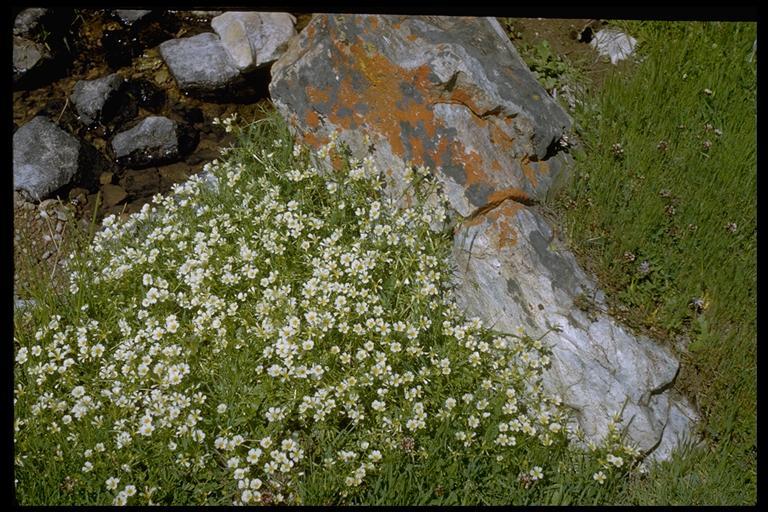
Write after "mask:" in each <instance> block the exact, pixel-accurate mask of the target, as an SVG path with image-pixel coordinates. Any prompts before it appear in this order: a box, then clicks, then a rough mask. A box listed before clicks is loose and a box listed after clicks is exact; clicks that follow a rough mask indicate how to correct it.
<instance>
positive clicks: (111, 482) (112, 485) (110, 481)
mask: <svg viewBox="0 0 768 512" xmlns="http://www.w3.org/2000/svg"><path fill="white" fill-rule="evenodd" d="M119 483H120V479H119V478H115V477H114V476H111V477H109V478H107V482H106V484H107V489H108V490H110V491H114V490H115V489H117V484H119Z"/></svg>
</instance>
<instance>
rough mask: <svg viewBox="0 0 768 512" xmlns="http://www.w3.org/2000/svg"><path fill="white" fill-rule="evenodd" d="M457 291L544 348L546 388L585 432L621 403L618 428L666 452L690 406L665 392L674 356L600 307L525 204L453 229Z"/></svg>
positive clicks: (469, 305)
mask: <svg viewBox="0 0 768 512" xmlns="http://www.w3.org/2000/svg"><path fill="white" fill-rule="evenodd" d="M453 257H454V260H455V263H456V272H457V274H456V277H457V290H456V293H457V300H458V302H459V304H460V305H461V306H463V307H465V308H466V309H467V310H469V311H471V312H472V313H473V314H476V315H478V316H480V317H481V318H482V319H484V320H485V321H486V322H487V323H488V325H493V326H494V328H496V329H498V330H500V331H502V332H514V331H515V330H516V329H517V327H518V326H522V327H524V329H525V331H526V332H527V333H528V334H529V335H531V336H533V337H539V336H542V335H543V336H544V337H543V340H542V341H543V342H545V344H546V345H548V346H549V347H551V348H552V367H551V368H550V369H549V371H548V374H547V376H546V378H545V384H546V385H547V387H548V388H549V390H550V391H551V392H553V393H556V394H557V395H559V396H560V397H561V398H562V400H563V403H564V404H565V405H566V406H568V408H570V409H572V410H573V411H574V412H575V413H576V417H577V419H578V421H579V424H580V426H581V427H582V429H583V430H584V432H585V434H586V435H587V437H588V439H591V440H599V439H601V438H602V437H604V436H605V435H606V433H607V430H606V426H607V423H606V418H610V417H611V416H612V415H613V414H616V413H620V412H623V421H624V425H625V426H626V427H627V435H628V437H629V438H630V439H631V440H632V441H633V442H634V443H636V444H637V446H638V448H639V449H640V450H642V451H643V452H645V453H650V452H653V457H654V458H666V457H667V456H668V455H669V453H670V452H671V450H672V449H673V448H674V447H675V446H677V445H678V443H679V442H680V441H682V440H683V439H684V438H686V436H687V435H688V432H689V430H690V427H691V423H692V421H694V420H695V419H696V418H697V415H696V412H695V411H694V410H693V409H692V408H691V407H690V406H689V405H688V403H687V402H686V401H685V400H684V399H682V398H681V397H680V396H678V395H676V394H674V393H671V392H668V391H666V390H667V389H668V388H670V387H671V386H672V384H673V383H674V380H675V377H676V376H677V372H678V368H679V363H678V361H677V360H676V359H675V357H674V356H673V354H672V353H671V352H670V351H669V350H668V349H666V348H665V347H663V346H661V345H659V344H657V343H654V342H653V341H651V340H650V339H649V338H647V337H644V336H634V335H633V334H632V333H630V332H629V331H628V330H627V329H626V328H624V327H622V326H621V325H619V324H618V323H617V322H616V321H615V320H614V319H612V318H611V317H610V316H608V315H607V314H606V313H605V310H606V309H607V308H606V303H605V298H604V296H603V294H602V293H601V292H600V291H599V290H598V288H597V285H596V284H595V283H594V281H593V280H591V279H590V278H589V277H588V276H587V275H586V274H585V273H584V272H583V271H582V270H581V268H579V266H578V264H577V263H576V260H575V258H574V256H573V254H571V253H570V252H569V251H567V250H566V249H565V248H564V247H563V246H562V245H561V244H560V243H559V242H558V240H557V239H556V238H555V237H554V236H553V232H552V229H550V227H549V226H548V225H547V222H546V221H545V220H544V219H543V218H542V217H541V216H540V215H539V214H538V213H537V212H536V211H535V210H534V209H533V208H529V207H526V206H525V205H522V204H520V203H516V202H514V201H512V200H506V201H504V202H502V203H501V204H500V205H499V206H498V207H496V208H493V209H491V210H489V211H488V212H485V213H481V214H479V215H478V216H476V217H473V218H472V219H469V220H467V221H465V222H464V223H463V224H462V225H461V226H460V227H459V229H458V230H457V233H456V235H455V236H454V249H453Z"/></svg>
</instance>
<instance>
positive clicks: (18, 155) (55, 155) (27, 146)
mask: <svg viewBox="0 0 768 512" xmlns="http://www.w3.org/2000/svg"><path fill="white" fill-rule="evenodd" d="M80 152H81V143H80V141H78V140H77V139H76V138H75V137H73V136H72V135H70V134H68V133H67V132H65V131H64V130H62V129H61V128H59V127H58V126H56V125H55V124H54V123H53V121H51V120H50V119H48V118H46V117H43V116H38V117H35V118H33V119H32V120H31V121H30V122H28V123H27V124H25V125H23V126H21V127H20V128H19V129H18V130H16V133H14V134H13V188H14V190H17V191H19V192H20V193H21V194H22V195H23V196H24V197H25V198H26V199H28V200H32V201H41V200H42V199H45V198H46V197H48V196H49V195H50V194H51V193H53V192H55V191H56V190H58V189H60V188H61V187H63V186H65V185H67V184H69V183H70V182H72V181H73V180H74V179H75V178H76V177H77V176H78V172H79V163H78V162H79V158H80Z"/></svg>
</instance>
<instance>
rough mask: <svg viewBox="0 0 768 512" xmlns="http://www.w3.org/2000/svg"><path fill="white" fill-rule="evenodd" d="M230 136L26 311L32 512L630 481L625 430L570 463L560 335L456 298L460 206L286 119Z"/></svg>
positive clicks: (458, 495)
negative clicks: (534, 333)
mask: <svg viewBox="0 0 768 512" xmlns="http://www.w3.org/2000/svg"><path fill="white" fill-rule="evenodd" d="M224 124H225V126H226V128H227V130H228V131H234V132H237V134H238V136H239V137H240V143H239V144H238V145H236V146H234V147H231V148H226V150H225V151H224V153H225V155H224V157H223V158H222V160H221V161H214V162H213V163H212V164H210V165H208V166H207V172H208V176H207V177H199V176H198V177H194V178H192V179H191V180H190V181H189V182H187V183H185V184H183V185H177V186H176V187H175V188H174V190H173V194H172V195H169V196H167V197H161V196H156V197H155V198H154V199H153V202H152V204H151V205H149V204H148V205H145V206H144V208H143V209H142V210H141V212H140V213H138V214H135V215H132V216H130V217H129V218H128V219H127V220H125V221H117V220H116V219H115V218H114V217H108V218H106V219H105V220H104V222H103V227H102V229H101V230H100V231H99V232H97V233H96V235H95V238H94V241H93V243H92V245H91V247H90V248H89V249H87V250H86V251H85V252H84V253H83V254H82V255H79V256H75V257H73V259H72V261H71V262H70V264H69V270H70V271H71V281H70V288H69V293H67V294H63V295H62V297H61V298H60V301H59V302H60V304H61V307H60V310H58V311H52V310H50V309H46V308H45V307H38V308H33V309H32V310H31V311H29V312H28V317H27V318H21V317H17V330H16V333H15V337H14V342H15V345H16V366H15V381H16V384H15V400H14V404H15V467H16V477H17V487H16V491H17V495H18V499H19V502H20V503H22V504H109V503H112V504H117V505H124V504H233V503H234V504H272V503H289V504H290V503H356V502H365V503H372V502H376V501H377V500H385V501H388V502H390V503H391V502H394V501H399V500H402V501H404V502H406V503H409V502H410V503H415V502H425V501H429V500H430V499H432V498H435V497H437V498H440V497H442V498H441V499H443V500H444V502H452V501H456V502H479V501H489V502H497V503H503V502H512V501H517V502H528V501H537V500H538V501H540V502H541V501H545V500H546V498H545V497H543V496H545V494H542V493H543V492H544V491H545V490H547V489H548V487H547V486H546V485H545V484H542V485H539V486H538V487H537V483H540V482H542V481H544V480H546V479H548V478H551V479H552V480H553V481H556V479H557V478H561V479H562V478H565V477H566V476H567V475H570V478H571V479H574V478H580V477H583V478H582V480H586V483H585V484H584V486H582V487H581V491H582V494H583V490H584V489H600V488H601V485H602V484H603V482H604V481H605V479H606V477H613V478H614V479H616V478H618V477H620V476H622V475H624V474H625V472H626V471H627V469H628V468H629V467H630V466H631V464H632V462H633V461H634V460H635V459H636V456H637V452H635V451H634V450H633V449H632V448H630V447H628V446H626V445H625V444H624V442H623V441H622V440H621V436H620V434H619V433H618V431H617V430H616V429H614V430H612V432H613V433H612V435H611V436H610V437H609V438H608V439H607V440H606V443H605V444H604V445H603V446H601V447H597V446H593V451H592V452H588V453H587V454H586V455H585V454H584V453H583V452H580V451H578V450H573V449H572V448H571V444H570V441H573V440H576V439H578V438H579V435H580V433H579V432H578V430H577V429H574V428H572V427H571V426H570V425H572V420H571V419H570V418H569V417H568V416H567V414H566V412H565V411H564V409H563V408H562V407H561V406H560V402H559V400H558V399H557V398H556V397H553V396H549V395H548V394H547V393H545V392H544V390H543V388H542V383H541V376H542V372H543V371H544V369H545V368H546V367H547V366H548V362H549V355H548V350H547V349H546V347H544V346H543V345H542V343H541V342H540V341H539V340H534V339H531V338H530V337H528V336H526V335H524V334H523V333H522V332H519V333H515V334H510V333H498V332H493V331H490V330H488V329H486V328H485V327H483V325H481V323H480V321H479V320H478V319H476V318H471V319H469V318H466V317H465V315H464V314H463V313H462V312H461V311H460V310H459V309H458V307H457V306H456V305H455V304H454V302H453V300H452V294H451V289H450V286H449V282H450V280H449V276H450V272H451V269H450V267H449V264H448V263H447V254H448V250H449V247H450V240H449V237H448V235H446V234H444V232H441V231H438V230H435V229H434V227H435V226H436V225H439V224H440V223H444V222H445V219H446V210H445V206H444V205H443V204H442V203H440V202H434V201H414V202H413V206H411V207H408V208H399V207H396V206H395V205H396V202H397V198H391V197H388V196H387V194H386V193H385V192H386V190H385V189H386V185H385V183H386V182H385V179H384V176H383V175H382V174H381V172H380V171H379V170H378V169H376V168H375V166H374V165H373V160H372V159H370V158H366V159H364V160H362V161H356V160H354V159H351V158H350V157H349V155H348V154H346V153H345V150H344V148H343V147H342V146H341V145H339V144H336V143H335V142H334V141H331V143H330V144H329V145H328V146H327V147H326V148H324V149H323V150H321V151H320V152H319V153H315V154H311V153H310V152H309V151H308V150H307V149H305V148H302V147H301V146H299V145H294V144H293V143H292V142H291V139H290V136H289V134H288V132H287V128H286V127H285V125H284V124H282V123H281V122H280V121H278V119H277V118H276V117H275V116H272V117H270V118H268V119H266V120H262V121H259V122H256V123H253V124H251V125H248V126H246V127H245V128H242V129H241V128H239V127H238V125H236V124H235V123H233V122H232V119H229V120H225V121H224ZM330 157H333V158H330ZM324 160H332V161H333V162H335V165H334V166H333V168H332V169H331V168H327V167H324V166H322V165H320V162H321V161H324ZM410 179H411V182H412V183H411V188H410V193H412V194H414V196H415V197H417V198H423V197H425V196H426V195H428V194H431V193H432V192H433V191H434V189H435V187H436V186H437V185H436V184H435V183H434V182H433V180H431V179H429V172H428V171H427V170H425V169H422V168H419V169H412V171H411V172H410ZM430 226H432V228H431V227H430ZM448 231H449V230H446V232H448ZM553 454H559V455H557V456H556V457H555V458H553ZM587 455H588V456H587ZM574 457H581V458H582V459H584V457H587V458H586V459H584V461H585V462H583V463H582V466H578V467H576V466H572V465H570V462H569V461H570V460H571V458H574ZM585 467H587V468H589V472H586V473H585V472H584V468H585ZM411 473H412V474H414V475H417V477H416V478H417V481H416V482H415V483H412V484H409V483H408V482H407V480H405V479H404V478H405V475H408V474H411ZM468 475H469V476H470V477H471V478H476V480H470V481H467V476H468ZM558 475H559V476H558ZM489 479H490V480H489ZM491 481H492V482H495V483H494V484H493V485H491V484H489V483H488V482H491ZM395 484H396V485H402V486H405V487H404V488H406V489H409V491H408V492H406V493H405V494H402V495H398V494H397V492H398V488H397V487H396V486H395ZM502 484H503V486H502ZM494 485H495V487H494ZM409 486H410V487H409ZM467 486H468V487H467ZM539 488H541V489H539ZM415 489H427V491H425V492H426V494H424V495H423V496H422V495H421V494H416V492H417V491H416V490H415ZM436 489H437V490H436ZM440 489H442V490H440ZM494 489H495V490H494ZM433 491H434V492H435V493H437V494H435V495H434V496H433ZM419 492H420V491H419ZM547 492H549V491H547ZM438 494H439V496H438ZM561 494H562V491H561ZM595 496H599V492H598V493H597V494H594V495H593V498H594V499H597V498H595Z"/></svg>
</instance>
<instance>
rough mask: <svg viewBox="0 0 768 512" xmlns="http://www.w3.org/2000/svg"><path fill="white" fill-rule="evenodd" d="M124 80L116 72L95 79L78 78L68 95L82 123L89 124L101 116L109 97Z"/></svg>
mask: <svg viewBox="0 0 768 512" xmlns="http://www.w3.org/2000/svg"><path fill="white" fill-rule="evenodd" d="M124 82H125V80H124V79H123V77H121V76H120V75H118V74H117V73H113V74H111V75H107V76H105V77H102V78H97V79H96V80H79V81H78V82H77V83H76V84H75V87H74V90H73V91H72V94H71V95H70V97H69V98H70V99H71V100H72V103H73V104H74V105H75V109H76V110H77V114H78V118H79V119H80V121H82V122H83V124H86V125H90V124H92V123H94V122H96V121H98V120H100V118H101V111H102V108H103V107H104V104H105V103H106V102H107V100H108V99H109V97H110V96H111V95H112V94H114V93H115V92H116V91H118V90H119V89H120V86H121V85H122V84H123V83H124Z"/></svg>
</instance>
